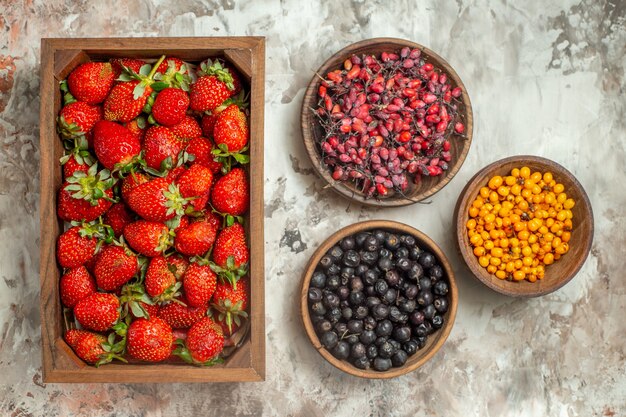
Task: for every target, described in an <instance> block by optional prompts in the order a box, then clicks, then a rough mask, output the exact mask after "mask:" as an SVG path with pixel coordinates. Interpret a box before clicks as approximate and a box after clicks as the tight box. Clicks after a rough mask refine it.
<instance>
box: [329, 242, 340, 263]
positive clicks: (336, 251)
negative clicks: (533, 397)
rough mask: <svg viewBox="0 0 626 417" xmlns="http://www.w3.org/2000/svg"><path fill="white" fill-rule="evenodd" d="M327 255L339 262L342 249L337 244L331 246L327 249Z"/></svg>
mask: <svg viewBox="0 0 626 417" xmlns="http://www.w3.org/2000/svg"><path fill="white" fill-rule="evenodd" d="M327 255H328V256H330V257H331V258H332V259H333V261H335V262H339V261H340V260H341V258H342V257H343V250H341V248H340V247H339V246H333V247H332V248H331V249H330V250H329V251H328V253H327Z"/></svg>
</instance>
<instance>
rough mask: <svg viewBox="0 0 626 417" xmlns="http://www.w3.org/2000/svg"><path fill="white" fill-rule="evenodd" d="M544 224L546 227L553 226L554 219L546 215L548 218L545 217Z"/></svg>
mask: <svg viewBox="0 0 626 417" xmlns="http://www.w3.org/2000/svg"><path fill="white" fill-rule="evenodd" d="M546 226H547V227H552V226H554V219H553V218H552V217H548V218H547V219H546ZM552 233H554V232H552Z"/></svg>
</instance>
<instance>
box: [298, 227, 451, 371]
mask: <svg viewBox="0 0 626 417" xmlns="http://www.w3.org/2000/svg"><path fill="white" fill-rule="evenodd" d="M372 229H387V230H394V231H397V232H402V233H405V234H410V235H411V236H414V237H415V238H416V239H417V241H418V243H419V244H420V246H422V247H425V248H427V249H428V250H429V251H430V252H432V253H433V254H434V255H435V256H436V257H437V259H438V260H439V263H440V264H441V266H442V268H443V269H444V271H445V273H446V275H447V277H448V283H449V285H450V292H449V293H448V294H449V295H450V308H449V309H448V311H447V312H446V313H445V314H446V321H445V323H444V325H443V327H442V328H440V329H438V330H437V331H436V332H435V333H433V334H431V335H429V338H430V337H436V339H435V340H434V343H433V344H432V345H431V346H430V347H429V349H428V350H426V351H421V350H420V351H421V352H423V356H422V357H421V358H420V359H419V360H417V361H415V362H414V363H409V362H408V361H407V363H405V364H404V366H402V367H399V368H391V369H390V370H388V371H385V372H379V371H374V370H362V369H358V368H356V367H355V366H353V365H352V364H350V363H349V362H347V361H344V360H339V359H337V358H335V357H334V356H333V355H332V354H331V353H330V352H329V351H328V350H326V348H324V347H323V346H322V344H321V343H320V341H319V338H318V337H317V334H316V332H315V329H313V323H312V322H311V317H310V315H309V309H308V297H307V293H308V289H309V283H310V281H311V276H312V275H313V272H314V271H315V268H316V266H317V265H318V263H319V261H320V259H321V258H322V257H323V256H324V255H325V254H326V252H328V250H329V249H330V248H331V247H332V246H333V245H335V244H336V243H337V242H338V241H339V240H340V239H342V238H343V237H345V236H348V235H352V234H355V233H359V232H362V231H367V230H372ZM457 306H458V288H457V285H456V281H455V278H454V271H453V270H452V266H451V264H450V261H449V260H448V258H447V257H446V256H445V254H444V253H443V251H442V250H441V248H440V247H439V246H438V245H437V244H436V243H435V242H434V241H433V240H432V239H431V238H430V237H428V235H426V234H425V233H423V232H421V231H420V230H417V229H415V228H414V227H412V226H409V225H407V224H404V223H399V222H396V221H391V220H367V221H363V222H359V223H353V224H351V225H348V226H346V227H344V228H342V229H340V230H338V231H336V232H335V233H333V234H332V235H331V236H330V237H328V238H327V239H326V240H325V241H324V242H323V243H322V244H321V245H320V246H319V247H318V248H317V249H316V251H315V252H314V253H313V255H312V256H311V258H310V259H309V262H308V264H307V267H306V269H305V270H304V273H303V275H302V288H301V293H300V316H301V318H302V322H303V324H304V328H305V330H306V333H307V336H308V337H309V340H310V341H311V344H312V345H313V347H314V348H315V350H317V352H318V353H319V354H320V355H322V357H324V359H326V360H327V361H328V362H330V364H331V365H333V366H334V367H335V368H337V369H339V370H341V371H343V372H346V373H348V374H350V375H353V376H357V377H361V378H368V379H388V378H395V377H397V376H400V375H404V374H407V373H409V372H412V371H414V370H416V369H417V368H419V367H420V366H422V365H423V364H424V363H426V362H427V361H428V360H429V359H431V358H432V357H433V356H434V355H435V353H437V351H438V350H439V349H440V348H441V346H443V344H444V343H445V341H446V340H447V338H448V336H449V335H450V332H451V331H452V327H453V326H454V321H455V318H456V311H457ZM420 351H417V352H416V353H415V355H418V354H419V352H420ZM410 358H411V357H409V360H410Z"/></svg>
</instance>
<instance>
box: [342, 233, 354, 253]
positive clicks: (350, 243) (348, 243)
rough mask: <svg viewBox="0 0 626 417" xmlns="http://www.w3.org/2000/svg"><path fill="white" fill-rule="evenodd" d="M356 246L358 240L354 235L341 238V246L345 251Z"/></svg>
mask: <svg viewBox="0 0 626 417" xmlns="http://www.w3.org/2000/svg"><path fill="white" fill-rule="evenodd" d="M355 246H356V242H355V240H354V238H353V237H352V236H348V237H344V238H343V239H341V242H339V247H340V248H341V249H342V250H343V251H347V250H350V249H354V247H355Z"/></svg>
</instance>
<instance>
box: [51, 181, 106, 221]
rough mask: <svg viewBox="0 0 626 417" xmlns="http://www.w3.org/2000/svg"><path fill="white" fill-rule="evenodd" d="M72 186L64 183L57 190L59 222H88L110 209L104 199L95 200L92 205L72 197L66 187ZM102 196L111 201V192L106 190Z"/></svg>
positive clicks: (71, 192)
mask: <svg viewBox="0 0 626 417" xmlns="http://www.w3.org/2000/svg"><path fill="white" fill-rule="evenodd" d="M70 185H72V184H70V183H68V182H64V183H63V185H62V186H61V189H60V190H59V198H58V201H57V215H58V216H59V218H60V219H61V220H65V221H66V222H71V221H81V220H84V221H86V222H90V221H92V220H95V219H97V218H98V217H100V216H101V215H103V214H104V213H105V212H106V211H107V210H108V209H109V207H111V204H112V203H111V201H108V200H106V199H104V198H100V199H98V200H97V203H96V205H95V206H94V205H92V204H91V203H90V202H89V201H87V200H83V199H78V198H74V197H72V194H74V192H73V191H68V190H67V187H68V186H70ZM104 195H105V196H106V197H107V198H109V199H112V198H113V190H112V189H110V188H109V189H108V190H105V191H104Z"/></svg>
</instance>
